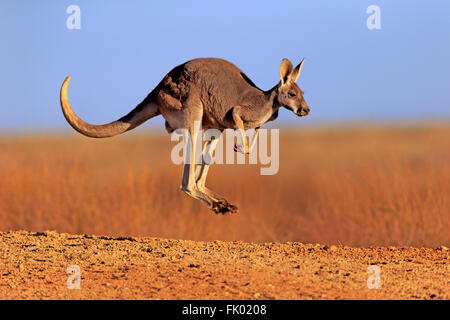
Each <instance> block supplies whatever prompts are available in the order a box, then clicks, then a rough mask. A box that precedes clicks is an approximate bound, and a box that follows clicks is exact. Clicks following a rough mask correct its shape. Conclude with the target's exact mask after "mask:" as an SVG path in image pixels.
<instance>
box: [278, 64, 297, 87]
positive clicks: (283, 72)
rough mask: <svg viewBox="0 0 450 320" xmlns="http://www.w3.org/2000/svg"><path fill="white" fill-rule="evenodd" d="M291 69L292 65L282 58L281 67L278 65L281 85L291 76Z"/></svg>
mask: <svg viewBox="0 0 450 320" xmlns="http://www.w3.org/2000/svg"><path fill="white" fill-rule="evenodd" d="M293 69H294V66H293V65H292V62H290V61H289V60H288V59H286V58H284V59H283V60H282V61H281V65H280V79H281V84H285V83H286V82H287V81H288V80H289V77H290V76H291V73H292V70H293Z"/></svg>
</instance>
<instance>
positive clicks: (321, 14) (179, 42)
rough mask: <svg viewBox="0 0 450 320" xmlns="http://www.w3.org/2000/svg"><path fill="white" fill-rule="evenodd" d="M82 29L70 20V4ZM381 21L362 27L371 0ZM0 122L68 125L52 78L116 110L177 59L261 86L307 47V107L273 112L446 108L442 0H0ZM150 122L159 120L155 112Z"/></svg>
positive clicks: (113, 114)
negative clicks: (215, 62)
mask: <svg viewBox="0 0 450 320" xmlns="http://www.w3.org/2000/svg"><path fill="white" fill-rule="evenodd" d="M72 4H75V5H78V6H79V7H80V9H81V29H80V30H69V29H68V28H67V27H66V20H67V18H68V17H69V14H67V13H66V9H67V7H68V6H69V5H72ZM372 4H375V5H378V6H379V7H380V9H381V30H369V29H368V28H367V27H366V20H367V18H368V16H369V14H367V13H366V9H367V7H368V6H369V5H372ZM0 38H1V40H2V45H1V50H0V88H1V95H0V96H1V98H0V130H2V129H3V130H10V129H12V130H19V131H20V130H30V129H35V128H39V129H44V128H52V129H61V128H66V129H67V128H68V125H67V124H66V122H65V120H64V118H63V116H62V114H61V111H60V107H59V100H58V99H59V88H60V85H61V83H62V81H63V80H64V78H65V76H66V75H69V74H70V75H71V76H72V80H71V84H70V86H69V99H70V101H71V104H72V106H73V107H74V109H75V111H76V112H77V113H78V114H79V115H80V116H81V117H82V118H83V119H85V120H86V121H88V122H91V123H98V124H99V123H106V122H109V121H112V120H115V119H117V118H119V117H120V116H122V115H124V114H125V113H127V112H128V111H129V110H131V109H132V108H134V106H135V105H136V104H137V103H139V102H140V101H141V100H142V99H143V98H144V97H145V96H146V95H147V94H148V93H149V92H150V91H151V90H152V89H153V88H154V87H155V86H156V85H157V84H158V82H159V81H160V80H161V79H162V77H163V76H164V75H165V74H166V73H167V72H168V71H169V70H170V69H171V68H173V67H174V66H176V65H178V64H180V63H182V62H184V61H187V60H189V59H193V58H196V57H220V58H224V59H227V60H229V61H231V62H233V63H234V64H236V65H237V66H238V67H239V68H241V69H242V70H243V71H244V72H246V73H247V75H248V76H249V77H250V78H251V79H252V80H253V81H254V82H255V83H256V84H257V85H258V86H259V87H260V88H262V89H269V88H271V87H272V86H273V85H275V84H276V83H277V82H278V80H279V76H278V67H279V64H280V61H281V59H282V58H284V57H287V58H289V59H290V60H291V61H292V62H293V63H294V64H297V63H298V62H299V61H300V60H301V58H303V57H305V64H304V67H303V71H302V75H301V77H300V79H299V84H300V87H301V88H302V89H303V90H304V91H305V98H306V101H307V102H308V104H309V105H310V107H311V114H310V116H309V117H307V118H302V119H298V118H297V117H296V116H294V115H293V114H291V113H289V112H288V111H287V110H286V111H284V112H282V113H281V115H280V119H279V120H278V121H280V122H279V123H280V124H290V123H299V125H301V123H306V122H308V123H323V122H325V123H329V122H351V121H366V120H370V121H380V122H384V121H403V120H417V119H433V118H438V119H447V120H448V119H450V90H449V89H450V82H449V75H450V62H449V58H450V2H449V1H445V0H442V1H438V0H428V1H425V0H423V1H376V0H371V1H364V0H355V1H348V0H346V1H343V0H342V1H331V0H330V1H320V0H319V1H258V2H256V1H172V2H161V1H159V2H156V1H126V2H125V1H121V2H119V1H92V0H89V1H84V0H83V1H82V0H72V1H44V0H42V1H20V0H6V1H5V0H4V1H1V3H0ZM147 126H149V127H155V128H163V121H162V119H160V120H155V121H153V120H152V121H151V123H150V124H147Z"/></svg>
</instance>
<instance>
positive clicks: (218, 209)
mask: <svg viewBox="0 0 450 320" xmlns="http://www.w3.org/2000/svg"><path fill="white" fill-rule="evenodd" d="M210 209H211V210H212V211H214V213H216V214H219V213H221V214H226V213H237V212H238V208H237V207H236V206H235V205H232V204H230V203H229V202H228V201H227V200H225V199H222V200H215V199H214V200H213V201H212V204H211V206H210Z"/></svg>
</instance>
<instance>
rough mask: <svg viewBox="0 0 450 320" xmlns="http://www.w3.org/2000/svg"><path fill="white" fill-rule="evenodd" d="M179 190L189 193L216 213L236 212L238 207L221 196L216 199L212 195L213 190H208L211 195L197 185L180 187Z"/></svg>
mask: <svg viewBox="0 0 450 320" xmlns="http://www.w3.org/2000/svg"><path fill="white" fill-rule="evenodd" d="M181 190H182V191H184V192H185V193H187V194H188V195H190V196H191V197H193V198H195V199H198V200H201V201H202V202H203V203H205V204H206V205H207V206H208V207H209V208H210V209H211V210H212V211H213V212H214V213H216V214H219V213H222V214H226V213H236V212H238V208H237V207H236V206H234V205H232V204H230V203H229V202H228V201H227V200H225V199H223V198H219V199H217V198H216V197H214V196H213V195H212V194H213V192H212V191H211V190H209V191H210V192H211V195H210V194H208V192H205V191H204V190H203V189H202V190H200V189H198V188H197V187H191V188H181Z"/></svg>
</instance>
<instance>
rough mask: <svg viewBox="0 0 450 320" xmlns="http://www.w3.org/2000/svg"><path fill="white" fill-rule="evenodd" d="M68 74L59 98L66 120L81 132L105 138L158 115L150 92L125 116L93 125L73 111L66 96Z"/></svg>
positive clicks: (89, 135) (93, 136)
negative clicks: (106, 122)
mask: <svg viewBox="0 0 450 320" xmlns="http://www.w3.org/2000/svg"><path fill="white" fill-rule="evenodd" d="M69 81H70V76H68V77H67V78H66V80H64V83H63V84H62V87H61V92H60V99H61V108H62V112H63V114H64V117H65V118H66V120H67V122H69V124H70V125H71V126H72V128H74V129H75V130H76V131H78V132H79V133H81V134H84V135H85V136H88V137H92V138H106V137H112V136H115V135H118V134H120V133H123V132H125V131H128V130H131V129H133V128H136V127H137V126H138V125H140V124H142V123H143V122H145V121H146V120H148V119H150V118H153V117H155V116H157V115H159V114H160V113H159V110H158V105H157V104H156V103H154V101H153V99H151V94H150V95H148V96H147V98H145V99H144V101H142V102H141V103H140V104H139V105H138V106H137V107H136V108H134V109H133V110H131V111H130V113H128V114H127V115H126V116H124V117H122V118H120V119H119V120H117V121H114V122H111V123H108V124H103V125H93V124H89V123H87V122H84V121H83V120H82V119H81V118H80V117H78V116H77V115H76V114H75V112H73V110H72V107H71V106H70V104H69V99H68V98H67V87H68V85H69Z"/></svg>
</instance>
